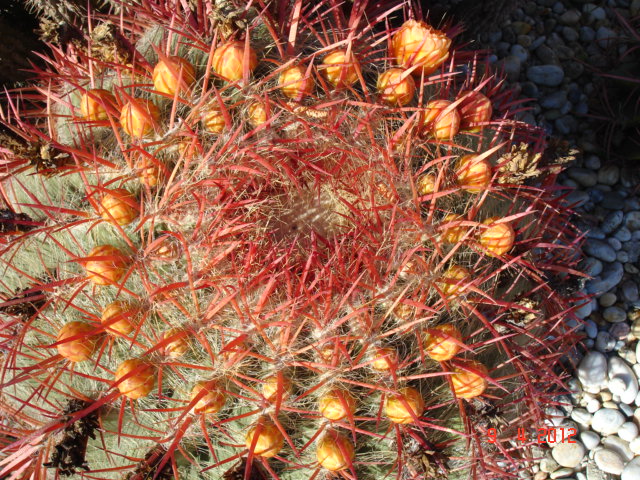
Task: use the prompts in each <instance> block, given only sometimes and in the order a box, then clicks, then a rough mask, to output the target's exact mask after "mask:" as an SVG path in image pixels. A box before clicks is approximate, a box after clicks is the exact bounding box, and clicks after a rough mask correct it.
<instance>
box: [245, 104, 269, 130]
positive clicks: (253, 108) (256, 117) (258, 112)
mask: <svg viewBox="0 0 640 480" xmlns="http://www.w3.org/2000/svg"><path fill="white" fill-rule="evenodd" d="M247 120H248V122H249V124H251V125H252V126H253V127H259V126H260V125H263V124H265V123H267V105H266V104H265V103H264V102H253V103H251V105H249V108H248V109H247Z"/></svg>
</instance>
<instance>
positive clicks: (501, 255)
mask: <svg viewBox="0 0 640 480" xmlns="http://www.w3.org/2000/svg"><path fill="white" fill-rule="evenodd" d="M242 3H243V2H238V3H237V5H236V7H237V8H236V10H237V11H236V15H235V16H234V17H233V18H234V19H235V20H234V22H233V24H225V23H224V22H221V21H218V22H215V23H214V24H212V23H211V18H214V17H211V18H209V17H208V16H206V15H204V14H203V12H205V11H207V10H206V8H205V7H211V6H212V4H211V2H192V4H193V5H194V9H193V10H185V7H184V5H185V3H184V2H155V1H152V2H145V3H144V4H143V5H130V6H129V5H125V6H124V7H123V9H122V15H121V16H120V17H118V18H97V17H96V18H92V22H94V23H93V24H92V28H93V29H95V28H98V27H99V26H100V25H102V24H103V23H101V22H106V21H111V22H112V23H111V24H112V25H118V32H117V33H118V36H119V38H122V39H123V41H122V42H120V44H119V45H120V47H122V46H123V45H126V46H127V48H128V49H129V50H128V51H127V52H125V53H126V54H122V52H120V53H118V52H117V51H116V54H114V55H111V56H110V60H109V61H107V60H105V55H103V54H101V55H100V56H99V58H98V57H96V56H95V55H93V54H92V52H96V51H97V50H98V49H97V48H96V47H97V46H96V45H93V44H92V43H91V41H90V39H89V38H88V39H87V43H86V44H85V45H86V47H85V48H84V50H83V49H80V50H76V51H75V52H69V51H64V52H63V51H62V50H60V49H58V48H56V47H55V46H53V47H52V56H51V57H50V60H49V63H50V66H51V69H50V70H49V71H39V72H38V79H37V81H36V83H35V84H34V87H33V88H31V89H24V90H20V91H16V92H13V93H12V94H11V95H10V96H9V97H8V102H7V108H6V110H5V112H4V117H5V119H6V122H5V124H6V127H7V128H8V132H9V133H7V134H6V138H7V141H6V142H5V147H4V149H3V152H2V158H3V162H4V167H3V169H4V175H3V179H2V198H3V201H4V202H5V203H6V206H5V207H4V208H6V209H7V210H8V211H10V212H11V215H10V217H11V218H12V219H16V220H12V221H14V224H16V226H17V224H18V223H19V222H22V223H21V224H24V225H28V227H29V228H15V229H12V228H8V229H3V230H2V241H3V248H2V254H1V257H0V258H1V260H2V266H3V269H2V278H1V279H0V286H1V290H2V296H3V298H4V301H3V303H2V305H1V308H2V309H3V322H5V328H4V329H3V331H9V332H10V334H7V335H3V337H2V370H1V373H2V377H1V380H0V382H1V384H2V392H1V396H0V402H1V407H2V412H3V416H2V428H3V431H2V435H3V442H2V445H3V450H2V452H3V453H2V455H3V456H2V457H1V458H2V459H1V460H0V468H1V469H2V470H1V472H2V475H8V476H9V478H26V477H28V476H30V475H35V476H36V477H37V478H44V477H45V476H46V475H47V474H51V471H52V469H57V473H58V474H59V475H61V476H63V475H71V474H74V473H75V474H76V475H80V474H81V475H83V476H84V477H86V478H109V479H111V478H129V479H142V478H215V479H218V478H225V479H231V478H243V479H248V478H273V479H278V478H280V479H308V478H325V477H339V478H351V479H355V478H361V479H368V478H402V479H409V478H411V479H419V478H447V477H448V478H455V477H456V476H459V477H460V478H470V477H473V478H504V476H505V475H507V474H513V473H516V472H519V471H521V470H522V469H526V468H527V463H526V462H527V461H528V459H529V460H530V459H531V453H530V451H529V446H528V445H521V444H518V443H517V442H515V432H516V430H517V428H518V427H525V428H534V427H535V426H536V425H538V424H539V422H540V421H542V419H543V417H544V408H545V406H547V405H550V404H553V402H554V398H555V396H556V395H557V394H558V392H561V391H563V375H564V374H563V372H562V368H561V366H560V363H559V359H560V358H562V357H563V355H565V354H566V353H567V352H568V350H569V349H570V348H571V347H572V345H573V343H574V342H575V335H574V333H573V332H572V330H571V328H570V327H569V326H568V324H567V323H566V319H567V317H569V316H571V308H570V307H569V306H568V305H569V303H568V300H569V299H567V298H563V297H562V296H561V295H560V294H558V293H557V292H556V291H554V289H553V288H551V286H550V282H551V281H557V280H558V279H559V278H560V279H562V278H568V277H570V276H573V275H576V272H575V271H574V270H573V267H574V265H575V263H576V261H577V259H576V258H575V254H574V251H575V248H576V245H577V243H578V239H579V235H578V234H577V232H576V230H575V229H574V228H573V227H572V226H571V224H570V223H569V221H568V219H569V214H570V212H567V211H566V210H564V209H563V207H562V205H561V203H560V199H559V198H558V197H557V195H556V194H555V193H554V189H553V185H554V181H555V176H556V175H557V173H558V172H559V170H560V168H559V167H557V165H555V164H554V163H553V162H552V161H549V160H546V161H542V160H541V158H543V157H541V156H540V155H537V154H538V153H541V152H542V151H543V148H544V142H543V138H542V133H541V132H540V131H539V130H536V129H532V128H531V127H530V126H528V125H526V124H523V123H521V122H518V121H516V120H514V119H513V118H512V116H513V113H514V111H516V110H517V109H518V108H519V105H520V104H519V102H518V101H517V100H515V99H514V98H512V96H511V95H510V93H509V92H505V91H503V89H502V86H501V83H500V82H499V81H497V80H496V79H494V78H493V77H492V76H490V75H489V74H488V73H485V74H482V75H481V74H480V73H479V72H480V71H482V70H483V68H484V67H483V64H482V62H480V61H479V60H478V59H477V58H476V57H475V56H474V54H473V53H472V52H460V51H456V49H455V48H453V47H452V45H451V44H452V40H453V39H454V38H453V37H454V36H455V29H452V30H450V31H446V32H440V31H437V30H435V29H433V28H431V27H430V26H428V25H427V24H426V23H424V22H421V21H418V20H416V18H419V15H420V12H419V11H416V10H414V9H412V8H411V6H410V4H409V3H408V2H389V3H385V2H382V3H380V2H377V3H375V4H374V3H371V4H369V3H368V2H356V3H355V4H354V6H353V8H352V9H350V10H349V11H346V10H343V9H341V8H338V7H337V6H336V5H335V4H334V2H330V1H324V0H322V1H319V2H316V4H314V5H310V4H307V3H306V2H302V1H294V2H291V4H289V2H285V1H279V2H269V3H265V4H263V3H262V2H255V3H252V4H251V6H250V7H239V6H240V5H241V4H242ZM167 4H170V7H171V8H169V6H167ZM216 4H217V2H216ZM230 4H232V3H231V2H230ZM383 4H384V5H383ZM238 25H244V26H245V28H244V29H240V28H238ZM113 47H114V48H116V46H113ZM107 50H108V49H107ZM103 53H104V52H103ZM122 58H128V59H129V60H128V61H127V62H120V60H121V59H122ZM465 72H468V73H465ZM9 140H10V141H9ZM43 146H46V148H45V149H44V150H42V148H44V147H43ZM36 147H37V148H36ZM39 152H46V153H47V155H48V158H49V159H50V161H49V162H48V163H47V165H46V169H44V170H42V165H40V164H41V163H42V162H40V160H42V158H41V156H40V155H39ZM524 157H526V158H528V159H529V160H530V161H529V162H525V163H518V162H520V161H521V160H522V159H523V158H524ZM56 159H64V161H56ZM524 166H526V168H524ZM27 218H28V220H27ZM26 304H28V308H18V306H21V305H26ZM496 425H499V426H501V427H500V435H499V436H498V437H499V438H498V440H497V441H496V442H494V443H491V442H489V436H488V429H489V428H495V427H496ZM94 437H95V438H94ZM70 445H78V448H77V449H76V450H74V452H73V454H71V453H69V451H70V448H72V447H70Z"/></svg>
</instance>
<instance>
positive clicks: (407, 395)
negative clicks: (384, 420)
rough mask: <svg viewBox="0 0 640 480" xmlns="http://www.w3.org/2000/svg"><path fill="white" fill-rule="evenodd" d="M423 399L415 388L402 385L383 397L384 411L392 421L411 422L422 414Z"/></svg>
mask: <svg viewBox="0 0 640 480" xmlns="http://www.w3.org/2000/svg"><path fill="white" fill-rule="evenodd" d="M423 410H424V400H423V399H422V395H420V392H418V391H417V390H416V389H415V388H412V387H403V388H401V389H400V390H398V393H397V394H396V395H388V396H387V397H386V398H385V403H384V412H385V414H386V415H387V417H389V420H391V421H392V422H393V423H413V422H414V418H417V417H419V416H420V415H422V411H423Z"/></svg>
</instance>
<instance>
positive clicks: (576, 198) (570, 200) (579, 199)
mask: <svg viewBox="0 0 640 480" xmlns="http://www.w3.org/2000/svg"><path fill="white" fill-rule="evenodd" d="M588 200H589V194H588V193H587V192H585V191H583V190H574V191H573V192H571V193H570V194H569V195H567V196H566V200H565V202H566V205H567V206H568V207H571V208H578V207H581V206H582V205H584V204H585V203H586V202H587V201H588Z"/></svg>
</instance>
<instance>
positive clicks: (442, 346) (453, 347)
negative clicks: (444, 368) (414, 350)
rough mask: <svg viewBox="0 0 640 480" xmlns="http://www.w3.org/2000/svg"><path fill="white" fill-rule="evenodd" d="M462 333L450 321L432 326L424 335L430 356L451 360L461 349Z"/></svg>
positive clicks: (441, 360) (440, 359) (436, 358)
mask: <svg viewBox="0 0 640 480" xmlns="http://www.w3.org/2000/svg"><path fill="white" fill-rule="evenodd" d="M456 340H457V342H461V341H462V334H461V333H460V330H458V329H457V328H456V327H455V326H453V325H451V324H450V323H447V324H444V325H438V326H437V327H433V328H430V329H429V330H428V331H427V333H426V334H425V336H424V350H425V352H426V354H427V355H429V357H431V358H432V359H434V360H436V361H438V362H444V361H447V360H451V359H452V358H453V357H455V356H456V354H457V353H458V352H459V351H460V344H459V343H457V342H456Z"/></svg>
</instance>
